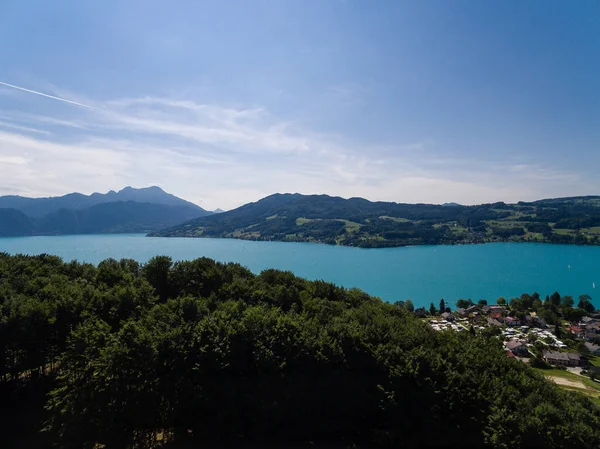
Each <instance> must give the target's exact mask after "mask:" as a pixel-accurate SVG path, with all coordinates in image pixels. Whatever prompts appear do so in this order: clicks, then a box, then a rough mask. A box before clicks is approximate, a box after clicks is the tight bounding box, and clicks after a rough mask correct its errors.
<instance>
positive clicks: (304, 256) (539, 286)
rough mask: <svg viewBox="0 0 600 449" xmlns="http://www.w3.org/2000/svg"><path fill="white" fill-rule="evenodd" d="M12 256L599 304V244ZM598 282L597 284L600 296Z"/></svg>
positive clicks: (89, 248)
mask: <svg viewBox="0 0 600 449" xmlns="http://www.w3.org/2000/svg"><path fill="white" fill-rule="evenodd" d="M0 251H4V252H8V253H10V254H17V253H24V254H41V253H48V254H56V255H58V256H61V257H62V258H63V259H65V260H72V259H76V260H79V261H84V262H91V263H94V264H96V263H98V262H100V261H101V260H103V259H106V258H108V257H113V258H115V259H120V258H123V257H125V258H131V259H135V260H138V261H140V262H145V261H147V260H148V259H150V258H151V257H152V256H155V255H159V254H160V255H168V256H171V257H172V258H173V259H175V260H183V259H194V258H197V257H203V256H206V257H210V258H213V259H216V260H219V261H222V262H238V263H240V264H242V265H244V266H246V267H248V268H249V269H250V270H252V271H253V272H256V273H258V272H260V271H261V270H263V269H265V268H278V269H281V270H290V271H292V272H294V273H295V274H296V275H298V276H302V277H306V278H309V279H323V280H326V281H329V282H334V283H336V284H338V285H342V286H344V287H358V288H361V289H363V290H364V291H366V292H368V293H370V294H372V295H376V296H379V297H381V298H383V299H384V300H386V301H392V302H393V301H396V300H405V299H412V300H413V302H414V303H415V305H416V306H421V305H423V306H428V305H429V303H430V302H432V301H433V302H434V303H435V304H436V305H437V304H438V303H439V300H440V299H441V298H444V299H445V300H446V302H449V304H450V305H452V306H454V303H455V301H456V300H457V299H458V298H472V299H473V300H478V299H481V298H484V299H487V300H488V301H490V300H492V301H494V300H495V299H496V298H498V297H500V296H504V297H506V298H510V297H514V296H518V295H520V294H521V293H524V292H528V293H532V292H534V291H537V292H539V293H540V294H541V295H546V294H551V293H552V292H554V291H559V292H560V293H561V294H563V295H572V296H574V297H577V296H579V295H580V294H582V293H587V294H589V295H591V296H592V298H593V299H594V304H595V305H596V306H597V307H598V306H600V246H570V245H550V244H536V243H490V244H485V245H457V246H417V247H404V248H385V249H361V248H348V247H339V246H329V245H320V244H311V243H281V242H250V241H242V240H232V239H184V238H148V237H145V236H144V235H138V234H135V235H133V234H120V235H75V236H73V235H71V236H52V237H18V238H0ZM594 284H597V286H598V294H596V289H595V288H594Z"/></svg>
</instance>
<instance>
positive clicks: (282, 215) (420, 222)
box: [150, 194, 600, 247]
mask: <svg viewBox="0 0 600 449" xmlns="http://www.w3.org/2000/svg"><path fill="white" fill-rule="evenodd" d="M150 235H151V236H162V237H173V236H177V237H221V238H239V239H247V240H276V241H291V242H317V243H329V244H338V245H348V246H359V247H386V246H404V245H423V244H455V243H484V242H494V241H535V242H551V243H576V244H599V243H600V197H599V196H587V197H571V198H558V199H547V200H540V201H534V202H529V203H526V202H519V203H517V204H505V203H503V202H498V203H493V204H482V205H477V206H461V205H459V204H456V203H450V204H444V205H435V204H401V203H392V202H372V201H368V200H366V199H363V198H350V199H344V198H339V197H331V196H327V195H300V194H275V195H271V196H268V197H266V198H263V199H262V200H260V201H258V202H255V203H249V204H246V205H244V206H241V207H239V208H237V209H234V210H231V211H229V212H223V213H220V214H215V215H211V216H206V217H200V218H196V219H193V220H190V221H188V222H185V223H183V224H180V225H177V226H173V227H171V228H167V229H164V230H162V231H159V232H156V233H152V234H150Z"/></svg>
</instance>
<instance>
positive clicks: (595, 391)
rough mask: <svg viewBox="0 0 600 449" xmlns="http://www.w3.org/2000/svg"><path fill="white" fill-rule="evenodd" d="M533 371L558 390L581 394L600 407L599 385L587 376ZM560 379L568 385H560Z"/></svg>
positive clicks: (562, 372)
mask: <svg viewBox="0 0 600 449" xmlns="http://www.w3.org/2000/svg"><path fill="white" fill-rule="evenodd" d="M534 369H535V370H536V371H537V372H538V373H540V374H543V375H544V376H546V377H548V378H549V379H550V380H551V381H553V382H555V383H556V384H558V386H559V387H560V388H562V389H564V390H568V391H575V392H577V393H581V394H583V395H585V396H587V397H588V398H590V399H591V400H592V401H593V402H594V403H595V404H596V405H598V406H600V383H598V382H594V381H593V380H591V379H590V378H589V377H587V376H579V375H577V374H573V373H570V372H569V371H563V370H560V369H540V368H534ZM561 379H564V380H565V381H567V382H568V384H567V382H565V384H561V383H560V382H561Z"/></svg>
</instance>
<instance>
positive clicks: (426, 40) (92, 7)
mask: <svg viewBox="0 0 600 449" xmlns="http://www.w3.org/2000/svg"><path fill="white" fill-rule="evenodd" d="M598 30H600V2H597V1H595V0H578V1H574V2H568V1H555V0H543V1H537V0H528V1H526V2H524V1H521V0H502V1H499V0H488V1H479V0H472V1H463V0H452V1H447V0H415V1H404V0H378V1H367V0H363V1H357V0H302V1H299V0H227V1H222V0H216V1H202V0H190V1H187V0H177V1H174V2H173V1H171V2H167V1H157V0H128V1H120V0H102V1H100V2H99V1H87V0H62V1H60V2H48V1H46V0H26V1H23V0H2V1H1V2H0V195H8V194H10V195H24V196H33V197H37V196H54V195H62V194H66V193H69V192H74V191H77V192H81V193H86V194H89V193H93V192H107V191H108V190H118V189H121V188H123V187H124V186H128V185H130V186H133V187H145V186H150V185H158V186H160V187H162V188H163V189H164V190H166V191H168V192H170V193H173V194H175V195H177V196H180V197H182V198H185V199H187V200H190V201H193V202H195V203H197V204H199V205H200V206H202V207H204V208H206V209H215V208H221V209H225V210H227V209H232V208H235V207H237V206H240V205H242V204H244V203H247V202H250V201H257V200H259V199H260V198H262V197H264V196H267V195H270V194H272V193H275V192H299V193H305V194H312V193H325V194H329V195H338V196H342V197H355V196H358V197H363V198H367V199H370V200H382V201H396V202H410V203H414V202H427V203H444V202H458V203H462V204H477V203H486V202H495V201H505V202H515V201H519V200H525V201H527V200H534V199H540V198H547V197H558V196H571V195H589V194H600V176H598V170H599V167H600V83H599V82H598V80H600V32H599V31H598Z"/></svg>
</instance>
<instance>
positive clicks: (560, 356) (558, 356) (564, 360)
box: [542, 351, 581, 366]
mask: <svg viewBox="0 0 600 449" xmlns="http://www.w3.org/2000/svg"><path fill="white" fill-rule="evenodd" d="M542 355H543V357H544V360H546V362H548V363H549V364H550V365H560V366H578V365H579V363H580V361H581V356H580V355H579V354H578V353H576V352H558V351H544V352H543V354H542Z"/></svg>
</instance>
